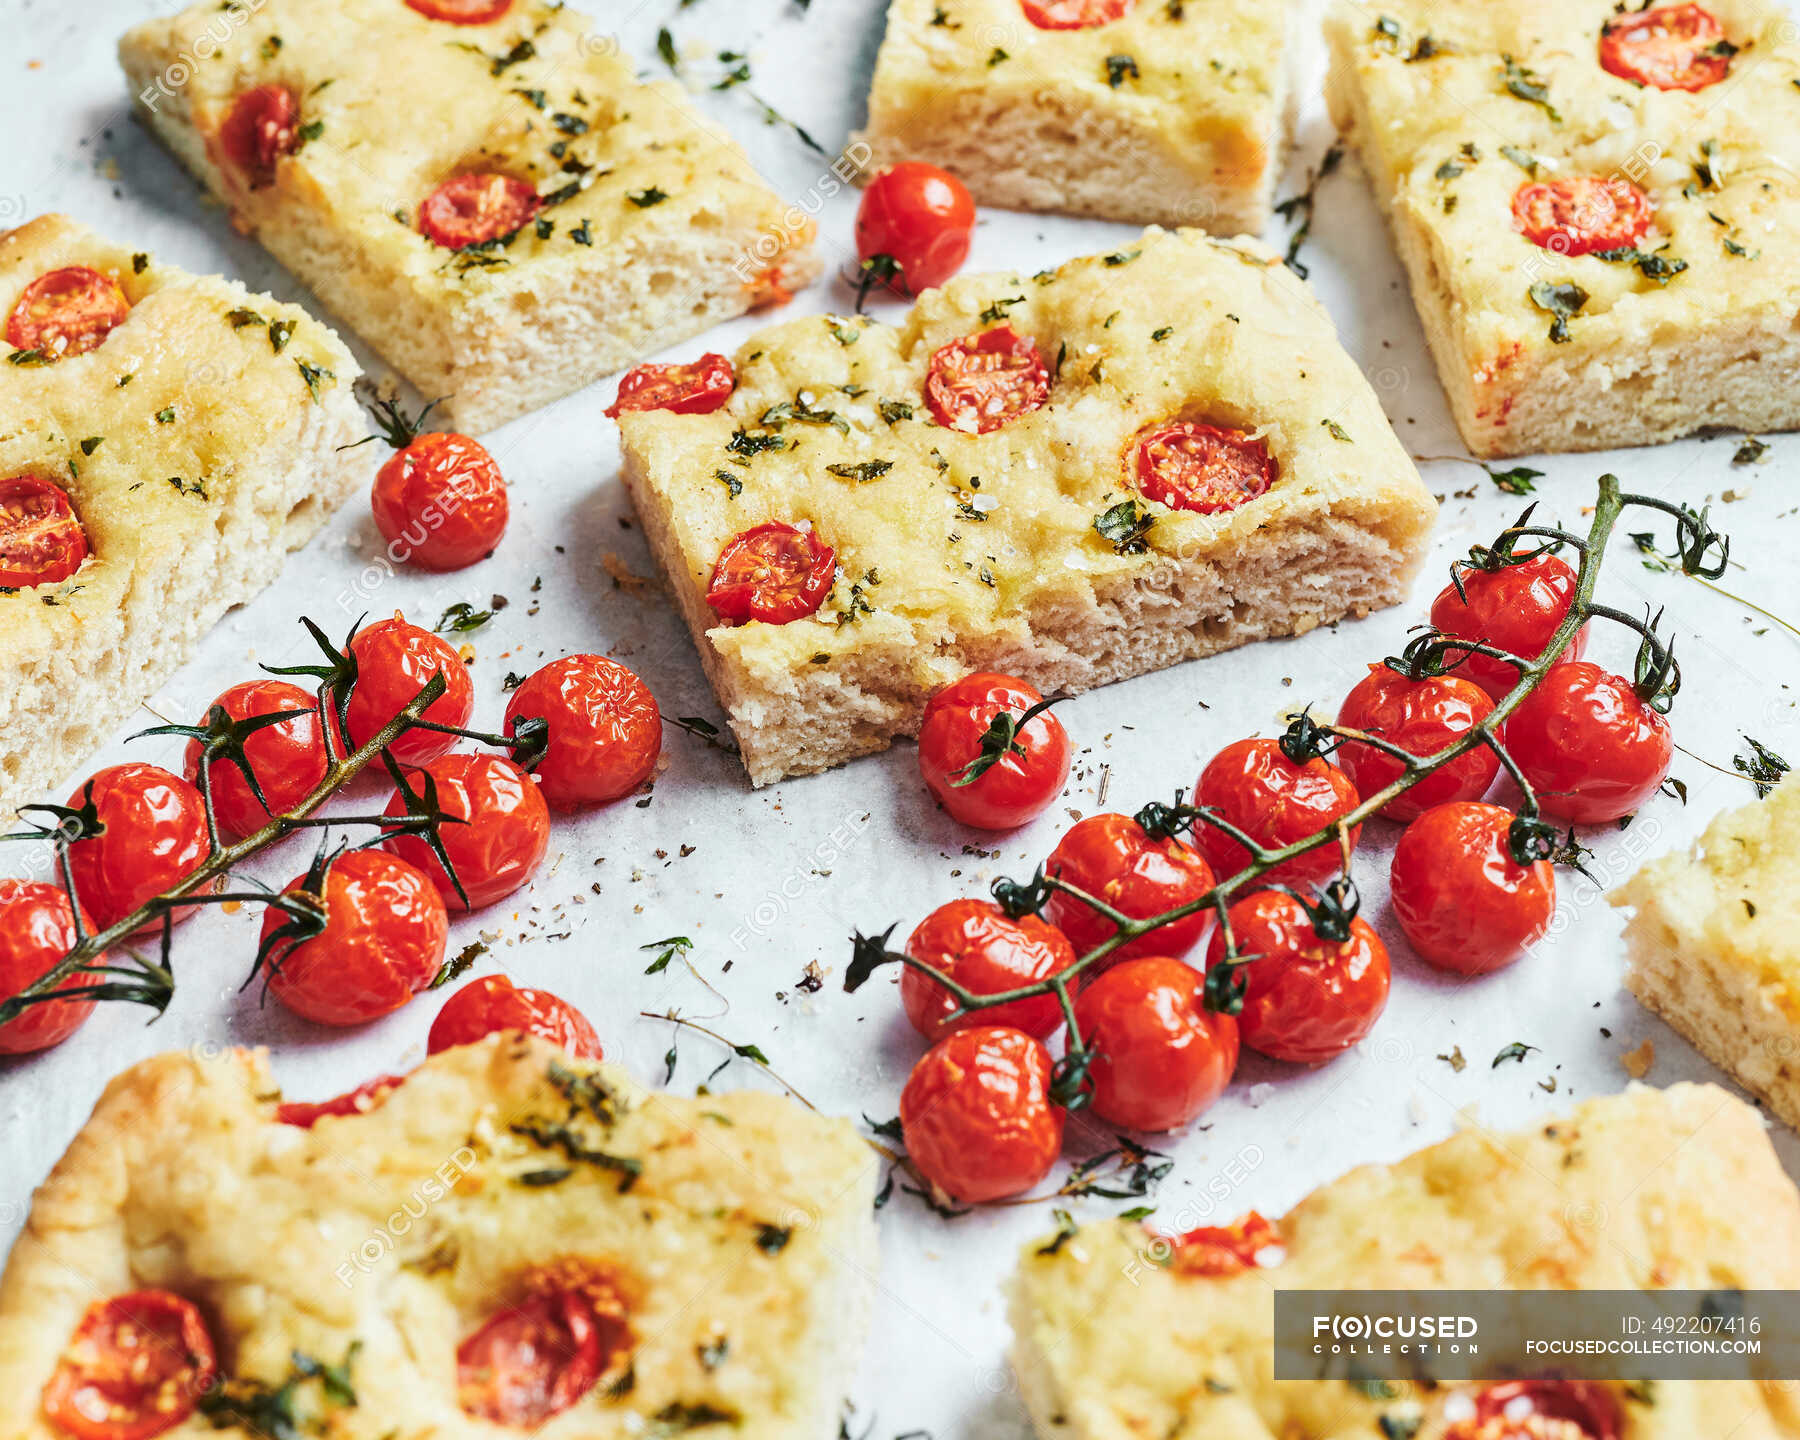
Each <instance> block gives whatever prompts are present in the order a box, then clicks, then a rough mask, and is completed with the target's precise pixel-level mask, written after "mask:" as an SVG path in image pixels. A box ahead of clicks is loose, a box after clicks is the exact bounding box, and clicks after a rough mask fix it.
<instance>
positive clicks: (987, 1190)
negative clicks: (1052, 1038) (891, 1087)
mask: <svg viewBox="0 0 1800 1440" xmlns="http://www.w3.org/2000/svg"><path fill="white" fill-rule="evenodd" d="M900 1128H901V1131H902V1133H903V1134H904V1135H905V1137H906V1153H907V1154H908V1155H910V1156H911V1157H912V1161H913V1163H914V1164H915V1165H917V1166H918V1167H919V1170H920V1172H921V1173H922V1174H923V1175H924V1176H925V1178H926V1179H927V1180H929V1181H930V1182H931V1183H932V1184H933V1185H934V1186H936V1187H937V1188H938V1189H939V1190H941V1191H943V1193H944V1194H946V1195H948V1196H949V1197H950V1198H951V1199H953V1200H960V1201H963V1202H964V1203H966V1204H970V1205H975V1204H980V1203H981V1202H982V1201H984V1200H1000V1199H1004V1198H1005V1197H1006V1196H1008V1195H1017V1194H1019V1193H1020V1192H1021V1191H1024V1190H1029V1189H1030V1188H1031V1187H1032V1186H1033V1185H1035V1184H1037V1183H1038V1181H1040V1180H1042V1179H1043V1178H1044V1177H1045V1176H1046V1175H1048V1174H1049V1173H1050V1167H1051V1166H1052V1165H1054V1164H1055V1163H1056V1156H1057V1152H1058V1151H1060V1150H1061V1149H1062V1134H1063V1111H1062V1107H1061V1106H1059V1105H1056V1104H1054V1103H1053V1102H1052V1101H1051V1099H1050V1052H1049V1051H1048V1050H1046V1049H1045V1048H1044V1045H1043V1042H1042V1041H1041V1040H1034V1039H1033V1038H1032V1037H1031V1036H1029V1035H1027V1034H1026V1033H1025V1032H1024V1031H1023V1030H1013V1029H1010V1028H1008V1027H1007V1026H1004V1025H981V1026H975V1027H973V1028H971V1029H968V1030H954V1031H952V1032H951V1033H950V1034H948V1035H946V1036H945V1037H944V1038H943V1039H942V1040H940V1041H938V1042H937V1044H935V1045H933V1046H932V1047H931V1049H929V1050H927V1051H926V1052H925V1054H924V1056H923V1058H921V1059H920V1061H919V1063H918V1064H917V1065H915V1066H913V1072H912V1074H911V1075H910V1076H909V1077H908V1078H907V1081H906V1088H905V1089H904V1090H902V1091H901V1092H900Z"/></svg>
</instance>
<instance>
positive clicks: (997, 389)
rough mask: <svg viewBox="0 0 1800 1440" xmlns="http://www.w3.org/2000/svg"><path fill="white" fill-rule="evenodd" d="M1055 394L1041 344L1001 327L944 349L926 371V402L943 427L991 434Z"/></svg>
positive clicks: (966, 337)
mask: <svg viewBox="0 0 1800 1440" xmlns="http://www.w3.org/2000/svg"><path fill="white" fill-rule="evenodd" d="M1049 394H1050V372H1049V370H1047V369H1046V368H1045V367H1044V357H1043V356H1042V355H1040V354H1038V348H1037V344H1036V342H1034V341H1033V340H1032V339H1031V338H1030V337H1029V336H1026V335H1021V334H1019V333H1018V332H1017V331H1016V330H1014V329H1013V328H1012V326H1010V325H996V326H995V327H994V328H993V329H992V330H983V331H981V332H980V333H978V334H975V335H965V336H963V338H962V339H960V340H952V341H951V342H950V343H949V344H948V345H945V346H942V347H941V348H940V349H938V350H937V351H936V353H934V354H933V355H932V357H931V364H930V366H929V367H928V369H927V370H926V372H925V403H926V404H927V405H929V406H930V407H931V413H932V416H933V417H934V418H935V419H936V420H937V423H938V424H940V425H944V426H947V427H948V428H950V429H952V430H962V431H966V432H968V433H969V434H972V435H985V434H987V433H988V431H990V430H998V429H999V428H1000V427H1001V426H1002V425H1005V424H1007V423H1008V422H1009V421H1013V420H1016V419H1018V418H1019V416H1021V415H1024V414H1026V413H1028V412H1029V411H1032V410H1035V409H1037V408H1038V406H1040V405H1042V404H1043V403H1044V400H1045V398H1046V397H1047V396H1048V395H1049Z"/></svg>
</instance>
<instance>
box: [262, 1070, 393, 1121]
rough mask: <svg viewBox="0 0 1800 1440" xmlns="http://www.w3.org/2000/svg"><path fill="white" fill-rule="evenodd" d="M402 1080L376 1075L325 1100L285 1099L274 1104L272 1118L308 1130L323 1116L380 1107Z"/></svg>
mask: <svg viewBox="0 0 1800 1440" xmlns="http://www.w3.org/2000/svg"><path fill="white" fill-rule="evenodd" d="M405 1083H406V1077H405V1076H404V1075H377V1076H376V1077H375V1078H374V1079H373V1080H365V1081H363V1083H362V1084H360V1085H358V1086H357V1087H356V1088H355V1089H354V1090H346V1091H345V1092H344V1093H343V1094H342V1095H334V1096H333V1097H332V1098H331V1099H329V1100H288V1101H284V1102H282V1103H281V1104H280V1105H277V1106H276V1107H275V1118H276V1119H277V1120H279V1121H280V1122H281V1123H282V1124H283V1125H298V1126H299V1127H300V1128H301V1129H302V1130H310V1129H312V1127H313V1126H314V1125H315V1124H317V1123H318V1122H319V1121H320V1120H323V1119H324V1118H325V1117H326V1116H327V1115H367V1114H368V1113H369V1112H370V1111H371V1110H377V1109H380V1107H381V1102H382V1101H383V1100H386V1099H387V1097H388V1096H389V1095H391V1094H392V1093H393V1092H394V1091H395V1090H397V1089H399V1088H400V1086H402V1085H404V1084H405Z"/></svg>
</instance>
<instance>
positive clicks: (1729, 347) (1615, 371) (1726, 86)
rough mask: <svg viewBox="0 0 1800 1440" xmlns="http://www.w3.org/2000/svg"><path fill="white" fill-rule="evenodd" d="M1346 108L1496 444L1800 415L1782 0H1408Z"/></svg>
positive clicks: (1790, 93)
mask: <svg viewBox="0 0 1800 1440" xmlns="http://www.w3.org/2000/svg"><path fill="white" fill-rule="evenodd" d="M1327 34H1328V37H1329V40H1330V44H1331V52H1332V61H1333V63H1332V67H1331V72H1330V79H1329V81H1328V86H1327V97H1328V99H1329V101H1330V105H1331V113H1332V118H1333V119H1334V120H1335V121H1336V122H1337V125H1338V127H1339V128H1340V129H1341V130H1343V131H1345V132H1346V133H1347V134H1348V136H1349V138H1350V140H1351V142H1352V143H1353V144H1354V145H1355V147H1356V149H1357V151H1358V152H1359V153H1360V155H1361V156H1362V160H1363V164H1364V167H1365V168H1366V170H1367V171H1368V174H1369V179H1370V183H1371V184H1372V185H1373V187H1374V190H1375V195H1376V198H1377V200H1378V201H1379V202H1380V204H1381V208H1382V209H1383V210H1384V211H1385V212H1386V213H1387V217H1388V222H1389V225H1390V227H1391V229H1392V231H1393V235H1394V241H1395V244H1396V246H1397V247H1398V249H1399V252H1400V256H1401V259H1402V260H1403V261H1404V262H1405V265H1406V269H1407V273H1408V275H1409V277H1410V279H1411V282H1412V292H1413V303H1414V304H1415V305H1416V306H1417V307H1418V311H1419V317H1420V319H1421V321H1422V322H1423V323H1424V327H1425V333H1426V335H1427V337H1428V338H1429V340H1430V342H1431V349H1432V353H1433V355H1434V356H1435V357H1436V360H1437V366H1438V374H1439V376H1440V378H1441V379H1442V381H1443V386H1444V392H1445V394H1446V396H1447V397H1448V399H1449V402H1450V408H1451V411H1452V413H1453V414H1454V415H1455V418H1456V423H1457V427H1458V428H1459V429H1460V430H1461V431H1462V435H1463V439H1464V441H1465V443H1467V445H1468V446H1469V448H1470V449H1471V450H1472V451H1474V453H1475V454H1477V455H1520V454H1529V453H1533V452H1542V451H1561V450H1597V449H1608V448H1611V447H1613V446H1618V445H1646V444H1654V443H1658V442H1661V441H1665V440H1671V439H1674V438H1675V437H1677V436H1680V435H1685V434H1688V433H1689V432H1691V431H1694V430H1698V429H1700V428H1702V427H1707V426H1726V427H1733V428H1738V429H1745V430H1782V429H1790V428H1792V427H1794V426H1795V425H1796V424H1800V333H1797V332H1796V331H1795V328H1794V325H1793V317H1794V313H1795V311H1796V309H1800V178H1796V176H1797V171H1796V167H1797V166H1800V88H1796V86H1797V85H1800V42H1797V41H1796V39H1795V31H1794V27H1793V22H1792V17H1791V16H1790V15H1789V13H1788V11H1787V10H1786V9H1785V8H1784V7H1780V6H1772V5H1767V4H1764V3H1762V0H1707V3H1706V4H1705V5H1701V4H1695V3H1690V0H1677V3H1664V4H1658V5H1654V6H1652V7H1651V8H1648V9H1646V8H1645V7H1644V6H1643V5H1639V4H1632V5H1619V4H1615V3H1613V0H1510V3H1507V4H1494V3H1491V0H1395V3H1392V4H1388V3H1385V0H1384V3H1383V4H1382V5H1380V6H1374V7H1371V6H1367V5H1362V4H1355V3H1340V4H1338V5H1337V6H1336V8H1335V9H1334V10H1333V11H1332V12H1331V15H1330V17H1329V19H1328V21H1327Z"/></svg>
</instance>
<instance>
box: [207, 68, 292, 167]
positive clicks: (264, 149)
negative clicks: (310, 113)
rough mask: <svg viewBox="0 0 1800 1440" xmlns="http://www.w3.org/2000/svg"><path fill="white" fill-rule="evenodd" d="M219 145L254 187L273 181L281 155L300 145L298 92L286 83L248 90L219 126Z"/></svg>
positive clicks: (238, 99) (227, 157)
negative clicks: (289, 87) (295, 92)
mask: <svg viewBox="0 0 1800 1440" xmlns="http://www.w3.org/2000/svg"><path fill="white" fill-rule="evenodd" d="M219 148H220V150H221V151H223V152H224V157H225V161H226V163H227V164H228V165H230V166H231V167H232V168H233V169H234V170H236V171H237V172H238V173H239V174H240V175H242V176H243V177H244V179H245V180H246V181H248V182H249V185H250V188H251V189H253V190H254V189H260V188H261V187H263V186H264V185H269V184H272V183H273V182H274V179H275V167H276V165H277V164H278V163H279V162H280V160H281V157H282V156H284V155H292V154H293V153H294V152H295V151H296V150H298V149H299V148H300V102H299V101H298V100H296V99H295V98H294V92H293V91H292V90H290V89H288V88H287V86H285V85H258V86H257V87H256V88H255V89H254V90H246V91H244V93H243V94H241V95H239V96H238V97H237V99H236V100H234V101H233V102H232V105H231V113H230V114H228V115H227V116H226V117H225V123H224V124H223V125H221V126H220V127H219Z"/></svg>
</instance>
